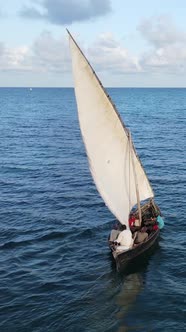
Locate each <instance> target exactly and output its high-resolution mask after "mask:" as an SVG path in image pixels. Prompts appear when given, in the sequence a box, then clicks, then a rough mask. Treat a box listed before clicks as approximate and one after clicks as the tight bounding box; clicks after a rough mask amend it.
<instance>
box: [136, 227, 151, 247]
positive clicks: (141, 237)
mask: <svg viewBox="0 0 186 332" xmlns="http://www.w3.org/2000/svg"><path fill="white" fill-rule="evenodd" d="M147 238H148V231H147V227H142V228H141V230H140V231H139V232H137V233H136V236H135V241H134V243H135V244H139V243H141V242H143V241H145V240H146V239H147Z"/></svg>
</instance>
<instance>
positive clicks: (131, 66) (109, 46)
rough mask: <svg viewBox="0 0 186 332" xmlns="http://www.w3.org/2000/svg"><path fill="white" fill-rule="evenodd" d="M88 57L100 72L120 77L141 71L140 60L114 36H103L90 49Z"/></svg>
mask: <svg viewBox="0 0 186 332" xmlns="http://www.w3.org/2000/svg"><path fill="white" fill-rule="evenodd" d="M88 56H89V58H90V59H91V60H92V63H94V64H95V67H96V68H97V70H99V71H109V72H110V73H111V74H116V75H118V74H119V75H120V74H123V73H133V72H139V71H140V70H141V68H140V65H139V61H138V58H137V57H136V56H134V55H131V54H130V52H129V51H128V49H127V48H125V47H123V46H121V44H120V42H119V41H117V40H116V39H115V38H114V37H113V35H112V34H102V35H101V36H100V37H99V38H98V40H97V41H96V42H95V43H94V44H93V45H92V46H91V47H90V48H89V49H88Z"/></svg>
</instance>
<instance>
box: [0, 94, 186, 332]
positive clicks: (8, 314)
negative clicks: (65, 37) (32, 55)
mask: <svg viewBox="0 0 186 332" xmlns="http://www.w3.org/2000/svg"><path fill="white" fill-rule="evenodd" d="M107 90H108V92H109V94H110V96H111V98H112V99H113V101H114V103H115V105H116V107H117V109H118V111H119V113H120V114H121V117H122V119H123V121H124V122H125V124H126V126H127V127H128V128H130V130H131V132H132V137H133V140H134V143H135V147H136V150H137V152H138V154H139V156H140V159H141V161H142V163H143V165H144V167H145V170H146V173H147V174H148V177H149V179H150V182H151V184H152V186H153V189H154V192H155V197H156V202H157V203H158V205H159V207H160V208H161V211H162V213H163V216H164V220H165V227H164V229H163V230H162V232H161V237H160V240H159V244H158V246H157V248H156V250H155V251H154V253H153V254H152V256H150V257H149V258H148V259H147V260H145V261H144V262H142V263H141V264H140V265H139V266H134V268H133V270H132V271H128V272H126V273H118V272H117V271H116V268H115V265H114V263H113V260H112V257H111V253H110V251H109V248H108V245H107V237H108V234H109V232H110V229H111V227H112V225H113V223H114V222H115V218H114V216H113V215H112V214H111V213H110V212H109V210H108V209H107V207H106V206H105V204H104V202H103V201H102V199H101V198H100V196H99V194H98V192H97V190H96V188H95V186H94V183H93V181H92V178H91V175H90V172H89V169H88V163H87V158H86V154H85V149H84V146H83V143H82V139H81V134H80V130H79V124H78V118H77V111H76V103H75V96H74V90H73V89H72V88H33V89H32V90H30V89H28V88H0V194H1V195H0V332H27V331H28V332H30V331H34V332H63V331H64V332H125V331H139V332H148V331H149V332H152V331H153V332H173V331H177V332H181V331H183V330H184V310H185V306H184V303H185V259H184V256H185V255H184V254H185V215H186V210H185V198H186V165H185V161H186V153H185V127H186V126H185V123H186V122H185V120H186V89H165V88H164V89H160V88H157V89H150V88H149V89H145V88H140V89H137V88H109V89H107Z"/></svg>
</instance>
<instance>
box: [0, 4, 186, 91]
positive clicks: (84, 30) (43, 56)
mask: <svg viewBox="0 0 186 332" xmlns="http://www.w3.org/2000/svg"><path fill="white" fill-rule="evenodd" d="M66 28H68V29H69V30H70V32H71V33H72V35H73V36H74V37H75V39H76V40H77V42H78V43H79V45H80V47H81V48H82V49H83V51H84V53H85V54H86V56H87V57H88V59H89V61H90V62H91V64H92V65H93V67H94V68H95V70H96V72H97V74H98V76H99V77H100V78H101V80H102V82H103V84H104V85H105V86H116V87H117V86H118V87H119V86H124V87H144V86H145V87H149V86H151V87H186V0H6V1H5V0H0V86H1V87H2V86H29V87H31V86H32V87H34V86H49V87H56V86H59V87H60V86H62V87H63V86H64V87H65V86H73V81H72V74H71V60H70V54H69V47H68V38H67V33H66Z"/></svg>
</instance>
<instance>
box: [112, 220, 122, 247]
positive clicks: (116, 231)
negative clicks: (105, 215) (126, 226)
mask: <svg viewBox="0 0 186 332" xmlns="http://www.w3.org/2000/svg"><path fill="white" fill-rule="evenodd" d="M120 233H121V226H120V225H119V224H118V223H115V225H114V226H113V229H112V230H111V233H110V239H109V242H110V244H112V243H113V242H114V241H115V240H116V239H117V237H118V235H119V234H120Z"/></svg>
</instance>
